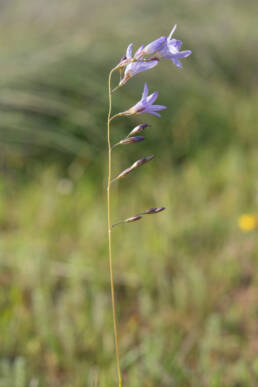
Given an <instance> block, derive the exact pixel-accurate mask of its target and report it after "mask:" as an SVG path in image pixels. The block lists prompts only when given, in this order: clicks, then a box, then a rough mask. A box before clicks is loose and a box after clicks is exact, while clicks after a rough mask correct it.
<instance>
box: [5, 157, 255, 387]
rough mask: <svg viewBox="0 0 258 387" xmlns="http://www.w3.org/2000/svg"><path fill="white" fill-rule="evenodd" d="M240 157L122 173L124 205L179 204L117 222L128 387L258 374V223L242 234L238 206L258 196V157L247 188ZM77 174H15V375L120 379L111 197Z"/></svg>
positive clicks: (55, 381) (10, 334) (10, 320)
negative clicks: (24, 177) (18, 179)
mask: <svg viewBox="0 0 258 387" xmlns="http://www.w3.org/2000/svg"><path fill="white" fill-rule="evenodd" d="M238 158H239V154H238V153H235V152H234V151H233V150H231V151H230V152H228V153H227V154H226V155H225V156H224V157H223V159H221V160H220V161H219V162H215V161H214V163H213V165H212V166H211V165H207V163H204V162H203V161H202V162H198V161H196V162H195V163H189V164H186V165H184V167H183V168H181V169H180V171H178V170H176V169H172V170H170V171H169V178H168V177H167V173H168V171H167V170H166V171H164V172H161V173H160V170H159V169H158V168H155V167H153V170H152V171H151V173H149V174H148V173H147V174H146V171H145V173H144V174H141V172H139V174H138V176H134V177H132V178H133V179H134V186H131V185H130V182H129V179H130V178H128V180H127V182H122V183H120V186H119V191H118V197H120V195H121V197H125V195H127V196H126V197H127V201H126V205H124V207H123V203H121V202H120V203H118V202H116V201H115V203H114V206H115V207H118V206H122V212H123V214H122V215H131V213H132V211H133V210H134V209H135V208H136V209H139V210H142V209H144V208H147V207H148V206H149V205H150V203H153V204H154V205H159V204H160V203H161V204H163V205H167V206H168V204H169V206H168V210H167V213H166V214H165V213H164V214H161V215H160V216H159V217H152V218H147V219H146V218H145V219H143V220H142V221H141V222H139V223H138V224H135V225H134V226H133V227H132V225H125V226H121V227H120V228H117V229H116V230H115V232H114V251H116V254H115V262H114V267H115V277H116V288H117V294H118V300H119V320H120V337H121V353H122V367H123V370H124V374H125V381H126V385H128V386H156V385H162V386H173V385H180V386H208V385H209V386H222V385H227V386H236V385H238V386H253V385H254V384H255V380H256V378H257V377H258V372H257V361H258V359H257V357H256V355H255V354H256V353H257V343H256V326H257V280H258V278H257V251H258V250H257V247H258V246H257V235H256V231H254V232H252V233H249V234H242V233H241V232H240V231H239V230H238V228H237V217H238V215H239V214H240V209H241V208H244V207H245V202H246V200H247V198H248V201H249V205H250V207H251V204H252V202H253V204H254V203H255V197H253V198H251V197H250V192H251V191H252V189H253V188H254V186H255V183H254V181H255V180H254V177H255V173H256V172H255V170H256V168H255V166H256V164H257V162H258V159H257V156H256V155H255V154H254V155H253V158H252V160H251V161H250V164H251V167H253V175H250V174H248V181H249V187H248V186H246V189H244V190H243V189H242V190H238V188H237V187H238V186H239V185H240V184H242V181H243V179H245V178H246V169H245V168H243V170H242V171H239V168H238V167H237V164H238V162H239V160H238ZM76 168H77V169H78V166H77V167H76ZM76 168H75V166H73V168H72V166H71V167H70V171H73V170H76ZM146 168H148V166H146ZM249 168H250V166H249ZM210 170H212V173H208V172H209V171H210ZM155 177H156V179H158V181H159V184H156V185H154V189H153V190H152V191H151V192H148V195H146V189H145V187H146V185H150V184H152V185H153V179H155ZM252 177H253V183H251V181H252ZM65 179H67V180H64V177H63V173H61V172H60V171H58V170H56V169H55V168H51V169H46V170H45V171H42V173H41V174H40V175H37V176H36V177H35V179H34V180H33V181H31V182H30V183H28V184H26V185H25V186H23V187H22V188H20V191H19V192H17V191H16V190H14V187H12V186H10V185H9V184H6V185H5V186H4V185H3V186H2V190H1V203H2V211H1V212H2V215H1V230H2V232H1V252H2V253H1V261H0V264H1V277H0V281H1V287H2V296H1V310H2V313H1V332H2V334H1V337H2V338H1V362H0V364H1V372H0V375H1V378H0V385H3V386H27V385H39V386H45V385H49V386H74V387H77V386H78V387H80V386H83V385H87V386H88V385H89V386H94V383H95V382H96V380H95V379H96V378H97V380H98V383H99V385H100V386H113V385H114V383H115V368H114V356H113V337H112V317H111V308H110V306H111V305H110V297H109V282H108V276H107V270H108V264H107V259H106V249H107V241H106V233H105V229H104V228H103V227H101V225H102V224H103V221H104V218H105V202H104V200H103V197H102V196H101V189H100V188H101V187H98V186H96V184H92V183H91V181H90V179H85V176H84V175H83V176H81V177H78V176H77V175H76V174H75V175H74V174H73V173H70V176H68V178H67V177H66V178H65ZM64 187H66V189H64ZM68 187H69V189H68ZM120 191H121V192H120ZM139 198H141V200H139ZM139 203H140V204H139ZM205 203H206V204H205ZM207 208H208V210H207ZM117 213H118V211H117ZM157 230H158V232H157ZM121 241H122V243H121ZM33 380H34V381H35V382H34V384H33ZM35 383H36V384H35ZM37 383H38V384H37Z"/></svg>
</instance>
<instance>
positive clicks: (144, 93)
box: [141, 82, 149, 100]
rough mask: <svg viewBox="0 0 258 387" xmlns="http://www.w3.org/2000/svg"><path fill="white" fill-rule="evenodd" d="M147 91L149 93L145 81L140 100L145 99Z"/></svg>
mask: <svg viewBox="0 0 258 387" xmlns="http://www.w3.org/2000/svg"><path fill="white" fill-rule="evenodd" d="M148 93H149V89H148V85H147V82H145V83H144V88H143V93H142V99H141V100H145V99H146V98H147V96H148Z"/></svg>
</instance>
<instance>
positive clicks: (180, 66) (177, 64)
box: [171, 58, 183, 68]
mask: <svg viewBox="0 0 258 387" xmlns="http://www.w3.org/2000/svg"><path fill="white" fill-rule="evenodd" d="M171 60H172V62H173V63H174V65H175V66H176V67H179V68H183V66H182V63H181V62H180V60H179V59H177V58H171Z"/></svg>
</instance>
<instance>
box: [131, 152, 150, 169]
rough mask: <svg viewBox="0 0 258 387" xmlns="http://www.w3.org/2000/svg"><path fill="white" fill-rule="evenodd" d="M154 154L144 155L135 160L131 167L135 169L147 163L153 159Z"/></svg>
mask: <svg viewBox="0 0 258 387" xmlns="http://www.w3.org/2000/svg"><path fill="white" fill-rule="evenodd" d="M153 157H154V156H153V155H151V156H146V157H142V158H141V159H140V160H137V161H135V163H133V165H132V166H131V169H135V168H138V167H141V166H142V165H143V164H145V163H147V162H148V161H151V160H152V159H153Z"/></svg>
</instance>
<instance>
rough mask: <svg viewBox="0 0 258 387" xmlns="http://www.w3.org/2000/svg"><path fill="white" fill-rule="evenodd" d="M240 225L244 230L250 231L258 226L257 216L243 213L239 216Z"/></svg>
mask: <svg viewBox="0 0 258 387" xmlns="http://www.w3.org/2000/svg"><path fill="white" fill-rule="evenodd" d="M238 226H239V228H241V230H242V231H245V232H248V231H252V230H254V229H256V228H257V226H258V222H257V216H255V215H252V214H243V215H241V216H239V218H238Z"/></svg>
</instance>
